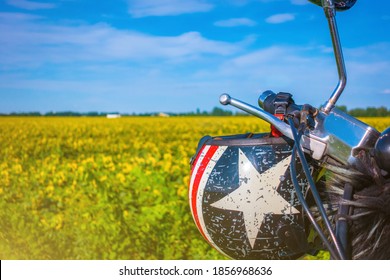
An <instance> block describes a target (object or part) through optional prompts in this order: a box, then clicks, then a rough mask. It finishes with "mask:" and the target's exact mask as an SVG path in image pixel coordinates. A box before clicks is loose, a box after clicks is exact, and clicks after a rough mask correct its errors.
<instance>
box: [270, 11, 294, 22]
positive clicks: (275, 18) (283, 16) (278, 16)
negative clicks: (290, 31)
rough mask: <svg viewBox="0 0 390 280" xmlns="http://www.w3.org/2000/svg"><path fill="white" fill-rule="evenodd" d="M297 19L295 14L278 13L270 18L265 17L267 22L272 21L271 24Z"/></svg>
mask: <svg viewBox="0 0 390 280" xmlns="http://www.w3.org/2000/svg"><path fill="white" fill-rule="evenodd" d="M294 19H295V15H294V14H288V13H286V14H276V15H272V16H270V17H268V18H266V19H265V21H266V22H267V23H271V24H279V23H285V22H288V21H292V20H294Z"/></svg>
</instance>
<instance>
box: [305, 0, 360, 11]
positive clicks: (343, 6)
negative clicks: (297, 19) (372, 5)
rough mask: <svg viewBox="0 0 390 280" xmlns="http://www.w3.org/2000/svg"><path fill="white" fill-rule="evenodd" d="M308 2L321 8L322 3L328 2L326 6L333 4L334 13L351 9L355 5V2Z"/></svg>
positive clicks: (339, 0) (332, 0) (344, 0)
mask: <svg viewBox="0 0 390 280" xmlns="http://www.w3.org/2000/svg"><path fill="white" fill-rule="evenodd" d="M309 1H310V2H312V3H314V4H316V5H318V6H321V7H323V2H328V3H327V4H328V5H329V4H331V2H333V5H334V8H335V9H336V11H346V10H349V9H350V8H352V6H353V5H355V3H356V1H357V0H309Z"/></svg>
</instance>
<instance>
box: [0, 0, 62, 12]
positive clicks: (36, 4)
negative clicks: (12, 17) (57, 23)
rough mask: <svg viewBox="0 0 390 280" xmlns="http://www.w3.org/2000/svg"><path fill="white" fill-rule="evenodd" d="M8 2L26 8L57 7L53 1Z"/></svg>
mask: <svg viewBox="0 0 390 280" xmlns="http://www.w3.org/2000/svg"><path fill="white" fill-rule="evenodd" d="M7 3H8V4H9V5H11V6H14V7H17V8H21V9H25V10H44V9H53V8H55V7H56V5H55V4H53V3H44V2H37V1H28V0H7Z"/></svg>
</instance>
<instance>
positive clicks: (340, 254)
mask: <svg viewBox="0 0 390 280" xmlns="http://www.w3.org/2000/svg"><path fill="white" fill-rule="evenodd" d="M288 122H289V124H290V127H291V132H292V134H293V137H294V141H295V144H294V148H293V155H294V156H293V157H292V159H295V154H296V153H297V154H298V156H299V158H300V160H301V164H302V168H303V171H304V173H305V175H306V178H307V181H308V183H309V186H310V190H311V192H312V194H313V198H314V200H315V202H316V205H317V207H318V210H319V212H320V214H321V217H322V219H323V221H324V223H325V227H326V229H327V230H328V232H329V235H330V237H331V239H332V241H333V243H334V244H335V247H336V248H335V249H336V252H335V250H333V248H332V246H330V248H331V249H329V248H328V249H329V252H330V253H331V255H332V257H333V258H336V259H342V260H344V259H345V253H344V250H343V248H342V246H341V245H340V243H339V241H338V240H337V237H336V235H335V233H334V232H333V229H332V226H331V224H330V221H329V219H328V217H327V215H326V211H325V209H324V206H323V204H322V200H321V197H320V195H319V193H318V191H317V187H316V185H315V183H314V180H313V177H312V176H311V172H310V170H309V167H308V164H307V161H306V158H305V155H304V154H303V151H302V149H301V148H300V146H301V145H300V138H301V136H302V133H299V135H298V133H297V131H296V128H295V126H294V122H293V120H292V119H291V118H288ZM293 164H294V169H295V160H294V161H293V160H292V162H291V167H292V165H293ZM295 174H296V172H295ZM292 177H296V176H292ZM293 182H294V180H293ZM294 186H295V184H294ZM297 187H298V188H299V185H298V186H295V188H297ZM301 194H302V193H301ZM303 201H304V199H302V201H301V203H302V202H303ZM304 204H306V202H304V203H303V204H302V205H304ZM306 206H307V204H306ZM304 208H305V207H304ZM305 210H306V208H305ZM307 210H309V209H307ZM309 211H310V210H309ZM308 213H310V212H308ZM311 222H312V220H311ZM312 223H313V222H312ZM313 226H314V227H315V224H313ZM318 233H319V234H320V236H321V235H323V234H324V233H323V232H322V229H320V231H318ZM325 239H326V238H325ZM326 244H329V243H328V242H327V243H325V245H326ZM329 245H330V244H329ZM327 247H328V246H327Z"/></svg>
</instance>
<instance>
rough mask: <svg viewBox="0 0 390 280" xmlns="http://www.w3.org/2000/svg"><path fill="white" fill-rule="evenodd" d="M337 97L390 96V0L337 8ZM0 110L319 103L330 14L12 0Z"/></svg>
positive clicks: (173, 2) (136, 0)
mask: <svg viewBox="0 0 390 280" xmlns="http://www.w3.org/2000/svg"><path fill="white" fill-rule="evenodd" d="M337 23H338V26H339V32H340V38H341V41H342V43H343V47H344V49H343V51H344V56H345V59H346V68H347V71H348V83H347V87H346V90H345V91H344V93H343V95H342V96H341V98H340V99H339V102H338V105H346V106H347V107H348V108H356V107H366V106H375V107H379V106H386V107H387V108H389V107H390V1H384V0H382V1H379V0H377V1H375V4H373V1H368V0H360V1H358V2H357V4H356V5H355V6H354V7H353V9H351V10H349V11H347V12H340V13H337ZM0 34H1V36H0V97H1V101H0V112H2V113H10V112H26V111H39V112H41V113H46V112H49V111H66V110H71V111H79V112H88V111H99V112H108V111H119V112H121V113H140V112H189V111H195V110H197V109H198V108H199V109H200V110H211V109H212V108H213V107H215V106H218V107H220V106H221V105H220V104H219V101H218V100H219V96H220V95H221V94H222V93H225V92H226V93H229V94H231V95H232V96H234V97H237V98H240V99H243V100H245V101H246V102H248V103H251V104H254V105H256V104H257V97H258V95H259V93H261V92H262V91H264V90H268V89H271V90H273V91H275V92H278V91H288V92H291V93H292V94H293V95H294V98H295V101H296V102H297V103H299V104H302V103H310V104H312V105H314V106H317V107H318V106H320V105H321V104H323V103H324V102H325V100H327V99H328V97H329V96H330V94H331V93H332V91H333V89H334V88H335V86H336V84H337V81H338V78H337V70H336V66H335V63H334V57H333V53H332V49H331V41H330V35H329V31H328V28H327V21H326V19H325V17H324V14H323V11H322V9H321V8H320V7H318V6H315V5H313V4H310V3H309V2H307V1H305V0H223V1H222V0H111V1H106V0H96V1H92V0H57V1H44V0H40V1H30V0H3V1H1V2H0Z"/></svg>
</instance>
